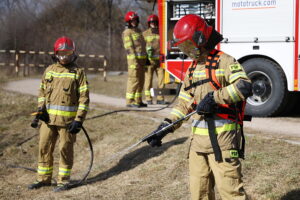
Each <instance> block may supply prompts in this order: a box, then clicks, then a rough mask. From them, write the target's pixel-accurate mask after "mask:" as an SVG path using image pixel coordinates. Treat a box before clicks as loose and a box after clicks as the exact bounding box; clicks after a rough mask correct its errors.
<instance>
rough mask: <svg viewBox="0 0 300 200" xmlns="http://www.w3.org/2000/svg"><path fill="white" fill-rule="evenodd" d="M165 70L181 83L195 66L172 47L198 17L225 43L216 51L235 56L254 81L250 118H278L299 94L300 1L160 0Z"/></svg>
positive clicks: (162, 50) (247, 111)
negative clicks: (187, 19)
mask: <svg viewBox="0 0 300 200" xmlns="http://www.w3.org/2000/svg"><path fill="white" fill-rule="evenodd" d="M157 8H158V15H159V28H160V46H161V49H160V51H161V67H163V68H165V69H166V71H167V72H168V73H169V74H170V76H166V83H170V82H173V81H176V80H177V81H181V80H183V79H184V77H185V72H186V70H187V68H188V67H189V65H190V63H191V59H189V58H188V57H186V56H185V55H183V54H182V52H180V50H179V49H178V48H176V47H171V48H168V41H170V40H171V39H172V35H173V33H172V31H173V28H174V26H175V24H176V22H177V21H178V20H179V19H180V18H181V17H183V16H184V15H187V14H197V15H199V16H201V17H202V18H204V19H206V21H207V23H208V24H209V25H211V26H213V27H214V28H215V29H216V30H217V31H218V32H220V33H221V34H222V35H223V37H224V39H223V41H222V42H221V43H220V44H219V45H218V46H217V49H220V50H222V51H224V52H225V53H227V54H229V55H232V56H233V57H235V58H236V59H237V60H238V61H239V62H240V63H241V64H242V65H243V66H244V69H245V71H246V72H247V75H248V77H249V78H250V79H251V80H252V85H253V96H251V97H249V98H248V99H247V105H246V113H247V114H250V115H253V116H260V117H266V116H275V115H279V114H281V113H283V112H284V111H286V110H288V109H291V108H292V105H293V104H295V103H296V101H297V98H296V97H297V96H298V94H299V93H297V92H298V91H299V86H300V85H299V84H300V83H299V81H298V79H299V75H300V74H299V73H300V72H299V59H300V58H299V0H198V1H196V0H158V1H157Z"/></svg>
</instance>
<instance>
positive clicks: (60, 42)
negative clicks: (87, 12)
mask: <svg viewBox="0 0 300 200" xmlns="http://www.w3.org/2000/svg"><path fill="white" fill-rule="evenodd" d="M58 51H75V43H74V42H73V41H72V40H71V39H70V38H68V37H65V36H63V37H60V38H58V39H57V40H56V41H55V43H54V53H55V54H57V52H58Z"/></svg>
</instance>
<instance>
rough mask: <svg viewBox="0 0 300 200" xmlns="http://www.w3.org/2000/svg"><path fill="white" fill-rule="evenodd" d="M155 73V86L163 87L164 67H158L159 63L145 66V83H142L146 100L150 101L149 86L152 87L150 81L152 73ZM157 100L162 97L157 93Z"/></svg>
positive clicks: (162, 98) (151, 80) (160, 99)
mask: <svg viewBox="0 0 300 200" xmlns="http://www.w3.org/2000/svg"><path fill="white" fill-rule="evenodd" d="M154 72H155V73H156V76H157V87H158V88H159V89H162V88H164V73H165V72H164V69H163V68H161V67H159V63H158V64H157V65H153V64H151V65H148V66H146V71H145V84H144V90H145V96H146V101H152V97H151V94H150V88H152V82H153V74H154ZM157 100H158V101H163V100H164V97H163V96H161V95H159V96H157Z"/></svg>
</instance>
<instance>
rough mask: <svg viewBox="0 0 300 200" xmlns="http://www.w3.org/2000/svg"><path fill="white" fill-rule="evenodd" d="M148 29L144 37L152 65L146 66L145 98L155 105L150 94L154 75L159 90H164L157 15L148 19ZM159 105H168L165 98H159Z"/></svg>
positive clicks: (148, 102)
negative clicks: (154, 74) (154, 75)
mask: <svg viewBox="0 0 300 200" xmlns="http://www.w3.org/2000/svg"><path fill="white" fill-rule="evenodd" d="M147 22H148V29H147V30H146V31H144V32H143V36H144V38H145V41H146V51H147V56H148V59H149V61H150V65H146V71H145V84H144V90H145V96H146V101H147V104H153V102H152V97H151V94H150V88H152V81H153V73H154V72H155V73H156V75H157V85H158V88H159V89H162V88H164V73H165V72H164V69H163V68H161V67H160V62H159V53H160V52H159V50H160V48H159V30H158V17H157V16H156V15H150V16H149V17H148V20H147ZM156 103H157V104H166V102H165V101H164V97H163V96H161V95H159V96H157V101H156Z"/></svg>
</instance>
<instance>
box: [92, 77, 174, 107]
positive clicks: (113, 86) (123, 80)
mask: <svg viewBox="0 0 300 200" xmlns="http://www.w3.org/2000/svg"><path fill="white" fill-rule="evenodd" d="M89 84H90V90H91V92H94V93H99V94H103V95H108V96H113V97H119V98H125V96H126V87H127V73H125V74H121V75H108V77H107V81H106V82H104V81H103V77H100V76H97V77H95V78H89ZM153 87H154V88H157V76H156V75H154V77H153ZM165 87H166V88H176V87H177V84H170V85H166V86H165ZM173 97H174V96H165V100H166V101H169V102H171V101H172V100H173ZM143 98H144V90H143ZM144 99H145V98H144ZM153 99H154V100H155V98H153Z"/></svg>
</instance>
